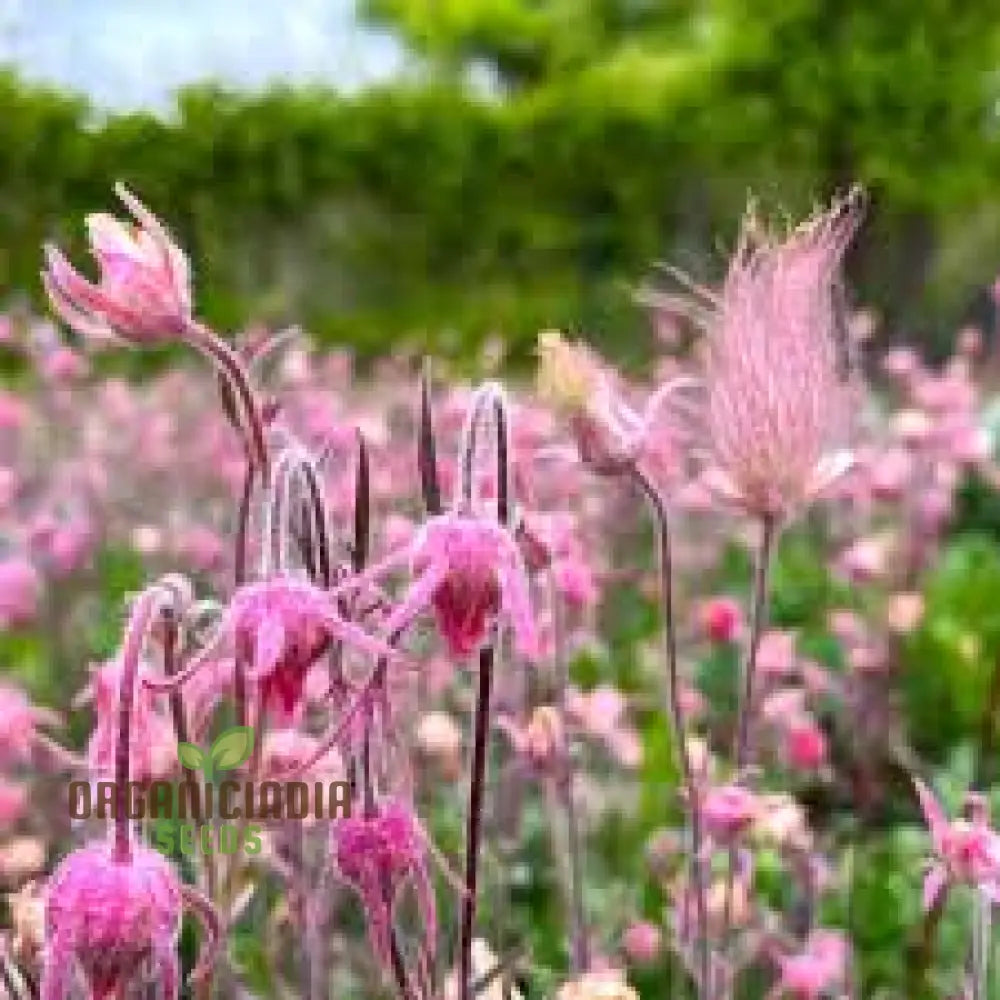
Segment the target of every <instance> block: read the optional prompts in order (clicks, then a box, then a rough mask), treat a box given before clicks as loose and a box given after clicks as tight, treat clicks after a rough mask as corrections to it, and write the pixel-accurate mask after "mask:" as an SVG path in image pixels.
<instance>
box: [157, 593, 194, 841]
mask: <svg viewBox="0 0 1000 1000" xmlns="http://www.w3.org/2000/svg"><path fill="white" fill-rule="evenodd" d="M178 638H179V625H178V622H177V615H176V614H175V612H174V610H173V609H172V608H164V610H163V673H164V674H165V675H166V676H167V677H173V676H174V674H176V673H177V668H178V665H179V664H178V662H177V640H178ZM170 714H171V716H172V717H173V720H174V732H175V733H176V734H177V742H178V744H180V743H187V742H188V731H187V719H186V718H185V717H184V696H183V695H182V694H181V690H180V688H175V689H174V690H173V691H171V692H170ZM183 770H184V781H185V782H186V783H188V784H190V785H193V784H195V783H196V781H197V778H196V776H195V773H194V771H193V770H191V768H189V767H185V768H184V769H183ZM199 798H200V797H199V796H192V813H193V818H194V820H195V822H196V823H199V822H200V821H201V802H200V801H198V800H199Z"/></svg>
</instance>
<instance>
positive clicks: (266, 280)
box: [0, 0, 1000, 359]
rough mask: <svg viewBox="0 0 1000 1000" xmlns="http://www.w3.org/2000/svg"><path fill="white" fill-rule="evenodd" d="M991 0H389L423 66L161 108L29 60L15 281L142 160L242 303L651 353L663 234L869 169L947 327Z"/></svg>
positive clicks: (702, 234) (685, 246) (980, 253)
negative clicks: (53, 75) (121, 103)
mask: <svg viewBox="0 0 1000 1000" xmlns="http://www.w3.org/2000/svg"><path fill="white" fill-rule="evenodd" d="M988 7H989V5H986V7H976V6H975V5H968V4H956V3H949V2H945V0H935V2H932V3H924V4H920V5H912V4H910V3H906V2H903V0H892V2H887V3H883V4H878V5H873V4H866V3H862V2H861V0H845V2H843V3H839V4H837V5H832V4H826V3H820V2H818V0H794V2H778V0H766V2H763V0H762V2H760V3H756V4H753V5H746V6H745V5H743V4H740V3H737V2H736V0H705V2H702V3H699V4H681V3H677V2H670V3H662V4H661V3H648V2H640V0H601V2H599V3H594V4H582V5H581V4H576V5H574V4H569V5H567V0H530V2H529V0H504V2H502V3H501V2H497V0H463V2H461V3H457V2H449V3H444V4H427V3H425V2H418V0H370V2H369V12H370V13H371V14H373V15H377V16H379V17H381V18H382V19H383V20H384V21H387V22H388V23H389V24H390V25H391V26H392V27H393V28H395V29H397V30H399V31H401V32H402V34H403V36H404V38H405V39H406V40H408V41H409V42H410V43H411V44H412V45H413V46H414V49H415V52H416V53H417V55H416V56H415V58H416V59H417V60H419V61H418V62H417V64H416V65H417V71H416V72H414V73H412V74H410V75H409V76H408V77H407V78H406V79H405V80H402V81H400V82H397V83H393V84H391V85H386V86H382V87H378V88H373V89H369V90H366V91H364V92H362V93H360V94H357V95H338V94H336V93H333V92H331V91H322V90H315V89H313V90H310V89H306V90H296V91H292V90H287V89H275V90H272V91H270V92H268V93H265V94H263V95H254V96H249V95H242V96H241V95H238V94H234V93H227V92H223V91H220V90H218V89H213V88H196V89H192V90H189V91H187V92H184V93H182V94H181V95H179V97H178V102H177V108H176V113H175V114H174V115H173V116H171V117H169V118H166V119H161V118H157V117H155V116H153V115H148V114H128V115H115V116H111V117H99V116H97V115H95V113H93V112H92V111H91V110H90V109H88V108H87V107H86V105H85V103H84V102H82V101H81V100H79V99H77V98H74V97H70V96H64V95H59V94H56V93H52V92H48V91H45V90H42V89H38V88H35V87H28V86H27V85H24V84H23V83H21V82H19V81H18V80H17V78H16V77H15V76H14V75H10V74H8V75H6V76H3V77H0V291H3V290H5V291H7V292H15V291H18V290H27V291H28V292H30V293H31V294H32V295H37V292H38V281H37V269H38V265H39V260H40V251H39V246H40V244H41V243H42V241H43V240H45V239H57V240H59V241H60V242H62V243H68V244H70V245H71V246H73V247H74V248H75V249H76V250H79V249H81V240H82V216H83V214H84V213H86V212H88V211H92V210H95V209H101V208H107V207H109V206H110V204H111V200H112V198H111V184H112V182H113V181H114V180H115V179H117V178H121V179H124V180H125V181H127V182H128V183H129V184H131V185H132V186H133V187H134V188H135V189H136V191H137V192H138V193H139V194H140V195H141V196H142V197H143V198H144V199H146V200H147V201H148V203H149V204H150V205H151V206H152V207H154V209H155V210H157V211H158V212H159V213H161V214H162V215H163V216H164V217H165V218H166V219H167V221H168V222H169V223H170V225H171V226H172V227H173V228H174V229H175V231H176V232H177V233H178V234H179V235H180V237H181V239H182V241H183V242H184V243H185V245H186V246H188V247H189V248H190V249H191V251H192V253H193V255H194V257H195V259H196V275H197V281H198V296H199V306H200V308H201V309H202V311H203V312H204V313H205V314H206V315H207V316H208V317H209V318H210V319H212V320H214V321H215V322H217V323H219V324H220V325H223V326H233V325H235V324H238V323H240V322H242V321H243V320H244V319H245V318H246V317H247V316H248V314H254V315H257V316H259V317H261V318H264V319H268V320H273V321H282V320H286V319H294V320H298V321H301V322H303V323H305V324H308V325H309V326H310V327H311V328H312V329H313V330H315V331H316V332H317V333H318V334H319V335H320V336H322V337H324V338H328V339H340V340H346V341H349V342H351V343H352V344H354V345H356V346H357V347H358V348H359V350H360V351H361V352H362V353H375V352H377V351H381V350H384V349H386V347H388V346H390V345H394V344H398V343H400V342H403V341H412V342H414V343H417V344H420V345H425V344H428V343H431V344H432V345H433V346H434V347H435V349H437V350H438V351H442V352H444V353H450V354H454V355H467V354H468V353H469V351H470V350H471V348H472V347H474V346H475V345H477V344H478V343H480V342H481V341H482V340H483V339H484V338H485V337H487V336H489V335H491V334H501V335H503V336H504V337H505V338H506V339H507V340H508V341H509V342H510V343H511V344H512V346H513V348H514V351H515V355H516V354H517V352H518V351H520V352H521V353H522V355H523V353H524V352H525V350H526V348H527V346H528V345H529V343H530V341H531V338H532V337H533V335H534V333H535V331H536V330H537V329H538V328H539V327H541V326H549V325H561V326H567V327H573V328H581V327H583V328H586V329H587V330H588V332H596V333H599V334H601V335H603V337H604V338H605V340H606V341H607V342H608V343H609V344H610V345H611V346H612V348H613V349H614V350H616V352H617V354H618V355H619V356H624V357H625V358H626V359H627V357H628V356H633V357H635V356H641V354H642V347H643V338H642V337H641V336H637V334H639V331H641V330H642V329H643V324H642V320H641V317H640V316H639V315H638V313H637V312H636V310H634V309H633V308H632V306H631V303H630V299H629V295H628V289H629V286H631V285H634V284H635V283H636V282H637V281H639V280H641V279H642V278H643V277H644V276H645V275H647V274H648V268H649V266H650V263H651V262H652V261H654V260H656V259H663V258H667V259H670V260H671V261H672V262H673V263H676V264H678V265H680V266H681V267H684V268H687V269H690V270H692V271H693V272H695V273H696V274H697V275H699V276H703V275H705V274H706V273H708V272H713V271H714V273H716V274H717V273H718V269H719V267H720V266H721V259H722V251H723V250H724V247H725V246H726V245H729V244H731V241H732V236H733V231H734V228H735V225H736V221H737V219H738V217H739V214H740V211H741V208H742V206H743V205H744V203H745V200H746V196H747V192H748V190H749V189H751V188H752V189H754V190H756V191H759V192H761V194H762V196H763V198H764V200H765V202H767V203H769V204H772V205H776V206H779V207H783V208H787V209H788V210H789V211H795V212H797V211H801V210H803V209H804V208H808V207H809V206H810V205H811V204H812V202H813V201H814V200H816V199H819V198H824V197H826V196H828V195H829V193H830V191H831V190H832V189H834V188H837V187H841V188H842V187H843V186H844V185H845V184H846V183H847V182H848V181H850V180H852V179H860V180H862V181H863V182H865V183H866V184H868V185H869V187H870V188H871V190H872V192H873V196H874V211H873V216H872V223H871V228H870V230H869V232H868V233H867V234H866V237H865V240H864V246H865V247H867V250H865V251H864V252H862V253H859V254H858V256H857V259H855V260H854V261H852V268H853V270H854V272H855V274H854V277H855V280H856V283H858V284H860V286H861V289H860V293H859V294H861V295H863V296H864V297H865V298H866V300H872V301H874V302H875V303H876V304H878V305H879V306H880V307H881V308H882V309H884V310H885V311H886V312H887V313H888V314H889V316H890V317H891V318H892V319H893V320H894V321H898V322H905V323H907V324H909V325H910V326H911V327H913V326H916V327H917V332H922V333H924V334H926V335H933V333H934V329H933V327H934V325H935V324H939V325H940V329H941V330H943V329H945V324H946V323H948V322H951V321H953V320H954V319H955V317H956V315H957V314H958V312H960V310H961V308H962V305H963V303H965V302H967V301H968V300H969V298H970V297H971V295H972V291H973V290H974V289H975V288H976V287H977V286H981V285H982V284H984V283H985V282H987V281H990V280H992V277H993V275H994V273H995V270H996V266H995V261H997V260H998V259H1000V207H998V206H1000V199H998V195H997V192H998V191H1000V183H998V181H1000V159H998V151H1000V140H998V126H1000V114H998V110H997V101H998V99H1000V83H998V78H997V74H996V68H997V67H1000V44H998V41H1000V33H998V28H997V22H996V19H995V17H993V16H992V14H991V13H990V11H989V10H988ZM483 79H486V80H489V81H490V83H489V84H487V85H484V84H482V83H481V81H482V80H483ZM476 81H480V82H478V83H477V82H476ZM928 283H929V291H927V293H926V294H921V295H918V292H922V291H923V290H924V289H925V286H927V285H928Z"/></svg>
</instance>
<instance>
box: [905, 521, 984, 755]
mask: <svg viewBox="0 0 1000 1000" xmlns="http://www.w3.org/2000/svg"><path fill="white" fill-rule="evenodd" d="M925 594H926V601H927V606H926V613H925V615H924V619H923V622H922V624H921V627H920V629H919V631H918V632H916V633H915V634H914V635H913V636H911V637H910V639H909V641H908V642H907V643H906V645H905V649H904V651H903V660H904V663H903V670H902V681H903V687H904V691H905V695H906V710H907V716H908V722H909V733H910V738H911V739H912V741H913V742H914V745H915V746H916V747H917V748H918V749H919V750H921V751H923V752H926V753H930V754H935V755H938V756H940V755H941V754H942V753H943V752H944V751H945V750H947V749H948V748H950V747H953V746H954V745H955V744H957V743H958V742H959V741H960V740H962V739H979V736H980V732H981V730H982V727H983V726H984V724H988V721H989V715H988V714H987V706H988V705H989V703H990V688H991V684H992V682H993V677H994V673H995V671H996V670H997V664H998V662H1000V553H998V551H997V549H996V545H995V543H994V542H993V541H992V540H991V539H989V538H986V537H983V536H975V535H973V536H967V537H963V538H959V539H957V540H956V541H955V542H953V543H952V544H951V546H950V547H949V548H948V549H947V550H946V551H945V552H944V554H943V557H942V559H941V560H940V562H939V563H938V565H937V566H936V568H935V569H934V571H933V573H932V575H931V577H930V579H929V581H928V584H927V588H926V591H925Z"/></svg>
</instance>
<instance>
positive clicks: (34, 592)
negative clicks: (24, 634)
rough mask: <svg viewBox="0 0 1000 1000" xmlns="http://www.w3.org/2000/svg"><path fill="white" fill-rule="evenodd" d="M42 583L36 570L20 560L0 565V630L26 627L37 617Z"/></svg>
mask: <svg viewBox="0 0 1000 1000" xmlns="http://www.w3.org/2000/svg"><path fill="white" fill-rule="evenodd" d="M41 598H42V580H41V577H40V576H39V573H38V570H37V569H35V567H34V566H33V565H32V564H31V563H30V562H28V560H27V559H22V558H20V557H19V556H13V557H11V558H8V559H4V560H3V561H2V562H0V626H3V627H4V628H11V627H13V626H17V625H27V624H28V623H29V622H31V621H32V620H33V619H34V618H35V616H36V615H37V614H38V604H39V601H40V600H41Z"/></svg>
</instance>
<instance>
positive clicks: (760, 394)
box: [705, 189, 862, 520]
mask: <svg viewBox="0 0 1000 1000" xmlns="http://www.w3.org/2000/svg"><path fill="white" fill-rule="evenodd" d="M861 207H862V199H861V192H860V191H859V190H857V189H856V190H854V191H852V192H851V193H850V194H849V195H848V196H847V197H846V198H845V199H843V200H841V201H837V202H835V203H834V204H833V205H832V207H831V208H830V209H829V210H828V211H826V212H823V213H820V214H818V215H816V216H815V217H813V218H811V219H810V220H808V221H807V222H806V223H805V224H804V225H802V226H801V227H799V228H798V229H796V230H795V231H794V232H792V233H791V234H790V235H789V236H788V237H787V238H785V239H778V238H777V237H775V236H774V235H773V234H772V233H770V232H768V231H766V230H765V228H764V227H763V225H762V224H761V223H760V221H759V219H758V218H757V216H756V215H755V214H754V213H753V212H751V213H750V214H749V215H748V217H747V221H746V223H745V224H744V228H743V232H742V235H741V237H740V242H739V245H738V248H737V251H736V254H735V256H734V258H733V260H732V263H731V264H730V267H729V273H728V275H727V277H726V281H725V284H724V287H723V289H722V294H721V298H720V300H719V301H718V303H717V306H716V312H715V316H714V318H713V320H712V321H711V322H710V324H709V330H708V338H707V343H706V344H705V393H706V399H705V422H706V431H707V437H708V452H709V456H708V457H709V464H710V468H709V471H708V474H707V477H706V481H707V482H708V483H709V484H710V485H711V486H712V487H713V488H714V489H715V490H716V492H718V493H720V494H721V495H722V496H723V497H724V498H725V499H727V500H728V501H730V502H733V503H735V504H737V505H739V506H740V507H742V508H743V509H744V510H746V511H747V512H749V513H751V514H754V515H756V516H759V517H767V518H770V519H772V520H781V519H784V518H787V517H789V516H790V515H791V514H793V513H794V512H795V511H796V510H797V509H799V508H801V507H802V506H803V505H804V504H806V503H808V502H809V501H810V500H811V499H813V498H814V497H815V496H816V495H817V494H818V493H819V492H821V491H822V490H823V489H824V488H825V487H826V486H827V485H828V484H829V483H830V482H831V481H832V480H833V479H834V478H835V477H837V476H838V475H840V474H842V473H843V472H844V471H846V469H847V467H848V466H849V464H850V453H849V452H848V451H846V450H845V448H844V444H845V437H846V435H845V431H846V428H847V426H848V418H849V415H850V409H851V405H852V400H853V399H854V393H853V392H852V390H851V385H850V381H851V380H850V364H849V358H850V350H849V345H848V344H847V342H846V340H847V334H846V333H845V332H844V329H843V324H842V317H841V316H840V314H839V311H838V302H837V289H838V287H839V286H838V281H839V278H838V271H839V268H840V264H841V260H842V258H843V255H844V253H845V251H846V249H847V247H848V245H849V244H850V241H851V239H852V237H853V235H854V233H855V231H856V229H857V227H858V224H859V220H860V217H861Z"/></svg>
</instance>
